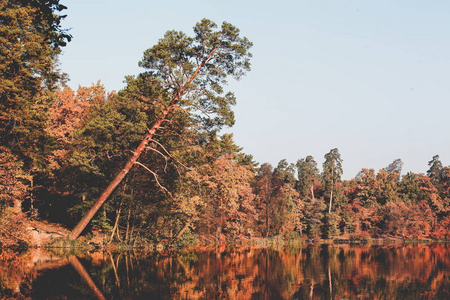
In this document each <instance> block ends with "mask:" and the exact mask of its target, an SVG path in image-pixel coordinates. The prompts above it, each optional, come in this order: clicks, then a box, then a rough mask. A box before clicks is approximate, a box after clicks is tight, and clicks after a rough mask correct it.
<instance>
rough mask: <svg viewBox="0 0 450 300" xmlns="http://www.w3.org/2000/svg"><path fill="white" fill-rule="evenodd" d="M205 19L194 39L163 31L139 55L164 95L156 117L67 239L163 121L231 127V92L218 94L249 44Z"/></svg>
mask: <svg viewBox="0 0 450 300" xmlns="http://www.w3.org/2000/svg"><path fill="white" fill-rule="evenodd" d="M216 28H217V25H216V24H215V23H214V22H212V21H210V20H207V19H203V20H201V21H200V22H199V23H197V25H196V26H195V27H194V33H195V35H194V37H189V36H187V35H186V34H185V33H183V32H180V31H168V32H167V33H166V34H165V35H164V37H163V38H162V39H160V40H159V42H158V43H157V44H156V45H155V46H153V47H152V48H150V49H148V50H146V51H145V52H144V57H143V59H142V61H141V62H140V63H139V65H140V66H141V67H143V68H145V69H146V70H147V74H149V75H150V76H151V77H153V78H155V80H156V81H157V83H158V85H159V86H160V88H161V90H162V93H163V94H164V96H163V97H162V98H160V99H155V100H160V101H157V102H156V103H154V104H153V106H157V107H158V108H159V114H157V115H156V116H157V117H156V119H155V121H154V123H153V124H152V125H150V126H149V129H148V133H147V134H146V135H145V137H144V140H143V141H142V142H141V144H140V145H139V146H138V148H137V149H136V150H135V151H134V152H133V153H134V154H133V156H131V158H130V159H129V160H128V162H127V163H126V165H125V167H124V168H123V169H122V170H121V171H120V172H119V173H118V175H117V176H116V178H114V180H113V181H112V182H111V183H110V184H109V186H108V187H107V188H106V190H105V191H104V192H103V193H102V195H101V196H100V197H99V199H98V200H97V202H96V203H95V204H94V206H93V207H92V208H91V209H90V210H89V212H87V213H86V215H85V216H84V217H83V219H82V220H81V221H80V223H79V224H78V225H77V226H76V227H75V228H74V230H73V231H72V232H71V234H70V238H71V239H76V238H77V237H78V236H79V235H80V233H81V232H82V231H83V229H84V228H85V227H86V225H87V224H88V223H89V221H90V220H91V219H92V217H93V216H94V215H95V213H96V212H97V211H98V209H99V208H100V207H101V205H102V204H103V203H104V202H105V201H106V199H107V198H108V197H109V195H110V194H111V193H112V192H113V191H114V190H115V188H116V187H117V186H118V185H119V184H120V182H121V181H122V180H123V178H124V177H125V175H126V174H127V173H128V172H129V170H130V169H131V167H132V166H133V165H134V164H136V163H137V162H138V158H139V156H140V155H141V153H142V151H143V150H144V149H145V148H146V146H147V145H148V143H149V142H150V141H151V140H152V138H153V136H154V134H155V132H156V131H157V130H158V129H159V128H160V127H161V125H162V124H163V122H164V121H165V120H166V118H167V116H168V115H169V114H171V113H173V112H174V111H177V110H182V111H184V112H185V113H187V114H189V115H190V116H191V117H192V118H194V119H197V120H199V121H200V122H203V123H204V124H205V128H206V129H208V128H213V127H218V128H220V127H221V126H224V125H228V126H230V125H232V124H233V123H234V115H233V112H232V110H231V106H232V105H234V104H235V101H236V100H235V97H234V95H233V94H232V93H230V92H229V93H224V89H223V85H224V84H226V82H227V77H228V76H232V77H234V78H236V79H239V78H240V77H241V76H242V75H244V74H245V72H247V71H249V70H250V62H249V61H250V57H251V54H250V53H249V52H248V50H249V49H250V47H251V46H252V43H251V42H249V41H248V39H247V38H245V37H241V36H240V35H239V29H238V28H236V27H234V26H233V25H231V24H230V23H227V22H224V23H223V24H222V26H221V29H220V30H216Z"/></svg>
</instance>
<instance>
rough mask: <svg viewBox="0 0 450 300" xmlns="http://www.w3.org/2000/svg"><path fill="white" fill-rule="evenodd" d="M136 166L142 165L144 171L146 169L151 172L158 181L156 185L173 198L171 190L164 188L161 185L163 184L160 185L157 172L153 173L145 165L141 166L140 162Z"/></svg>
mask: <svg viewBox="0 0 450 300" xmlns="http://www.w3.org/2000/svg"><path fill="white" fill-rule="evenodd" d="M135 164H137V165H140V166H141V167H143V168H144V169H146V170H147V171H149V172H150V173H151V174H152V175H153V176H154V177H155V181H156V183H157V184H158V186H159V187H160V188H161V189H162V190H164V191H166V192H167V194H169V195H170V197H171V198H173V196H172V194H171V193H170V192H169V190H168V189H166V188H165V187H163V186H162V185H161V183H159V180H158V175H157V174H156V173H155V172H153V171H152V170H150V169H149V168H147V167H146V166H145V165H143V164H141V163H140V162H138V161H137V162H135Z"/></svg>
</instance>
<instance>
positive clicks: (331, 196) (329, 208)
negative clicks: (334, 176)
mask: <svg viewBox="0 0 450 300" xmlns="http://www.w3.org/2000/svg"><path fill="white" fill-rule="evenodd" d="M332 204H333V190H331V193H330V205H329V206H328V213H331V205H332Z"/></svg>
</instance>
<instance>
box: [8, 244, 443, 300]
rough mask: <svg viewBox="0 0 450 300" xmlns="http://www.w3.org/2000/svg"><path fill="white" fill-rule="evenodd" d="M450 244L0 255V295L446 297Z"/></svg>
mask: <svg viewBox="0 0 450 300" xmlns="http://www.w3.org/2000/svg"><path fill="white" fill-rule="evenodd" d="M448 246H449V245H448V244H434V245H429V244H423V245H420V244H419V245H406V246H398V245H396V246H350V245H309V246H305V247H302V248H285V249H269V248H234V249H230V248H226V247H221V248H215V249H208V248H204V249H197V250H195V251H181V252H179V253H176V254H175V253H172V254H169V253H140V252H116V253H111V252H93V253H55V252H53V253H52V252H45V251H43V250H39V249H31V250H30V251H28V252H27V253H24V254H21V255H16V254H14V253H8V252H2V253H0V279H1V281H0V282H1V283H0V298H2V299H3V298H6V299H8V298H13V299H14V298H16V299H67V298H68V299H450V278H449V276H450V248H449V247H448Z"/></svg>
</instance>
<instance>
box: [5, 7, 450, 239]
mask: <svg viewBox="0 0 450 300" xmlns="http://www.w3.org/2000/svg"><path fill="white" fill-rule="evenodd" d="M65 8H66V7H65V6H63V5H62V4H60V3H59V1H58V0H50V1H48V0H46V1H44V0H28V1H4V2H2V3H1V4H0V23H1V24H2V26H0V30H1V31H2V34H1V35H0V39H1V43H0V55H1V61H0V69H1V70H2V78H1V82H0V99H1V102H0V105H1V107H0V108H1V109H0V137H1V140H0V168H1V170H2V172H1V173H0V176H1V181H0V207H1V216H0V222H1V223H2V224H0V225H3V226H0V227H1V228H3V229H0V235H1V236H2V238H3V239H6V238H7V236H8V235H9V236H10V235H11V234H10V232H12V231H11V230H10V229H11V228H13V227H17V226H19V225H18V224H16V223H17V222H18V221H17V220H19V219H20V218H18V216H23V214H24V213H26V214H27V215H28V217H29V218H38V219H45V220H49V221H52V222H58V223H61V224H64V225H66V226H68V227H70V228H73V227H74V226H75V225H76V224H78V225H77V226H76V227H75V228H78V232H77V233H73V235H72V237H73V238H76V237H77V236H78V234H80V233H81V232H82V231H83V230H84V227H85V226H86V225H87V224H89V226H88V231H89V230H93V229H95V230H101V231H103V232H105V233H107V234H108V236H109V240H110V241H118V242H122V243H126V244H132V245H136V244H139V243H141V242H143V241H148V240H152V241H160V240H170V241H176V242H178V243H180V244H189V243H193V242H195V241H214V242H216V241H218V242H225V241H233V240H237V239H241V238H259V237H274V236H283V237H286V238H294V237H312V238H318V237H333V236H339V235H348V236H350V237H354V238H361V237H368V236H376V235H386V234H389V235H396V236H402V237H409V238H436V239H448V229H449V225H450V215H449V199H450V195H449V187H450V173H449V172H450V168H449V167H444V166H442V163H441V162H440V161H439V157H438V156H435V157H433V158H432V160H431V161H430V162H429V170H428V172H427V174H414V173H411V172H410V173H407V174H406V175H402V176H401V168H402V162H401V160H395V161H394V162H393V163H392V164H391V165H389V166H388V167H386V168H385V169H382V170H380V171H378V172H377V173H375V171H374V170H373V169H362V170H361V172H360V173H359V174H358V176H357V177H356V178H354V179H352V180H342V179H341V176H342V172H343V169H342V162H343V160H342V158H341V157H340V154H339V150H338V149H332V150H330V152H329V153H327V154H325V156H324V162H323V164H322V172H319V168H318V165H317V163H316V161H315V159H314V158H313V157H312V156H307V157H305V158H302V159H299V160H298V161H297V163H296V164H293V163H288V162H287V161H286V160H281V161H280V162H279V163H278V165H277V166H276V167H274V166H271V165H270V164H268V163H264V164H261V165H259V164H258V163H256V162H255V161H254V159H253V157H252V156H251V155H249V154H246V153H243V152H242V148H241V147H239V146H238V145H236V144H235V142H234V141H233V136H232V135H231V134H221V129H222V128H223V127H226V126H232V125H233V123H234V114H233V110H232V106H233V105H234V104H235V103H236V99H235V96H234V95H233V94H232V93H231V92H226V91H225V85H226V83H227V80H228V79H229V77H232V78H236V79H239V78H241V77H242V76H243V75H245V74H246V72H248V71H249V70H250V59H251V56H252V55H251V53H250V52H249V50H250V48H251V46H252V43H251V42H250V41H249V40H248V39H247V38H245V37H242V36H241V35H240V32H239V29H238V28H236V27H235V26H233V25H231V24H229V23H227V22H224V23H223V24H222V25H221V26H220V27H218V26H217V25H216V24H215V23H214V22H212V21H210V20H207V19H203V20H201V21H200V22H199V23H197V24H196V25H195V27H194V35H193V36H188V35H187V34H185V33H183V32H180V31H168V32H167V33H166V34H165V35H164V36H163V37H162V38H161V39H160V40H159V41H158V43H157V44H156V45H154V46H152V47H151V48H149V49H148V50H146V51H145V52H144V54H143V58H142V60H141V61H140V62H139V65H140V66H141V67H142V68H143V69H144V71H143V72H142V73H141V74H139V75H137V76H127V77H126V85H125V87H124V88H123V89H122V90H120V91H118V92H111V93H107V92H106V91H105V88H104V87H103V86H102V85H101V83H100V82H98V83H96V84H92V85H91V86H89V87H79V88H78V89H77V90H72V89H71V88H69V87H67V86H66V80H67V75H66V74H64V73H62V72H61V71H60V70H58V68H57V65H58V64H57V58H58V55H59V54H60V52H61V48H62V47H64V46H65V45H66V43H67V42H69V41H70V40H71V38H72V37H71V36H70V34H69V33H68V32H67V31H66V30H64V29H63V28H62V26H61V21H62V20H63V19H64V17H65V16H64V15H61V12H62V11H63V10H64V9H65ZM94 203H97V204H96V205H94ZM93 207H95V209H93ZM87 211H90V213H86V212H87ZM93 216H94V218H93V220H92V221H90V220H91V218H92V217H93ZM13 220H14V221H15V222H16V223H14V222H12V221H13ZM80 220H86V222H85V224H84V225H82V226H80V223H79V221H80ZM8 226H9V227H8ZM8 228H9V229H8Z"/></svg>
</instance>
